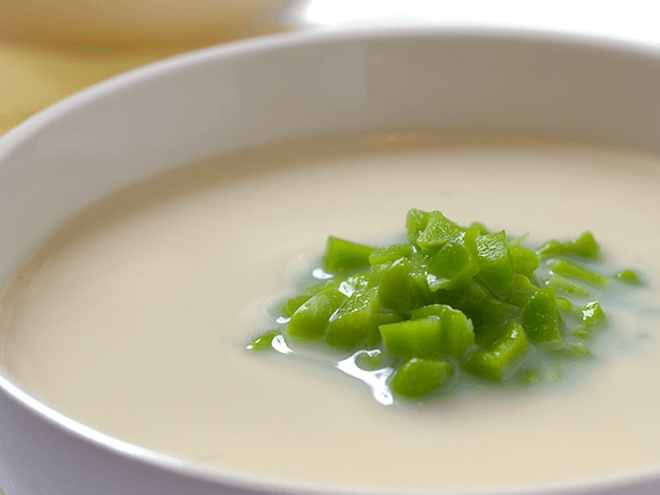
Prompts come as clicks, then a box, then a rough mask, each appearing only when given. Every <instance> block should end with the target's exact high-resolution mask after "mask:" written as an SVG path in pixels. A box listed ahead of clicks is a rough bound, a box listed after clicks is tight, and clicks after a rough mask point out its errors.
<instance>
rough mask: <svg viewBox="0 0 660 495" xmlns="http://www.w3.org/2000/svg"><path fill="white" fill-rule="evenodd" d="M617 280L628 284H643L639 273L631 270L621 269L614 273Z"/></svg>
mask: <svg viewBox="0 0 660 495" xmlns="http://www.w3.org/2000/svg"><path fill="white" fill-rule="evenodd" d="M614 278H616V279H617V280H618V281H620V282H623V283H626V284H629V285H644V283H643V282H642V279H641V278H639V275H637V273H635V272H634V271H632V270H623V271H620V272H618V273H616V274H615V275H614Z"/></svg>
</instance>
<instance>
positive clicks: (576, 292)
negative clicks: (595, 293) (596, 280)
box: [546, 273, 589, 297]
mask: <svg viewBox="0 0 660 495" xmlns="http://www.w3.org/2000/svg"><path fill="white" fill-rule="evenodd" d="M546 286H547V287H551V288H553V289H554V290H555V291H556V292H563V293H564V294H569V295H571V296H576V297H589V291H588V290H587V289H586V288H584V287H583V286H582V285H580V284H577V283H575V282H573V281H572V280H569V279H567V278H566V277H563V276H561V275H558V274H556V273H555V274H553V275H551V276H550V278H549V279H548V281H547V283H546Z"/></svg>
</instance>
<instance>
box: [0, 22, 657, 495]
mask: <svg viewBox="0 0 660 495" xmlns="http://www.w3.org/2000/svg"><path fill="white" fill-rule="evenodd" d="M402 39H416V40H423V39H435V40H438V39H446V40H460V39H463V40H468V39H470V40H475V39H481V40H488V39H498V40H509V41H515V42H522V43H530V42H532V43H542V44H546V45H554V46H558V47H559V46H564V47H582V48H592V49H595V50H600V51H604V52H609V53H614V52H618V53H619V54H621V55H625V56H628V57H648V58H652V59H653V60H654V62H655V63H657V64H658V65H660V45H655V44H652V43H647V42H640V41H630V40H625V39H614V38H607V37H605V36H595V35H583V34H578V33H566V32H552V31H540V30H530V29H522V28H511V27H506V28H494V27H483V26H456V27H454V26H452V27H447V26H433V25H422V26H410V25H404V26H392V25H383V26H370V27H365V26H347V27H341V26H340V27H337V26H335V27H330V28H329V27H318V28H307V29H304V30H300V31H292V32H284V33H276V34H269V35H265V36H261V37H256V38H251V39H247V40H238V41H233V42H229V43H224V44H220V45H214V46H210V47H206V48H201V49H197V50H193V51H191V52H186V53H183V54H179V55H175V56H172V57H168V58H166V59H162V60H158V61H155V62H151V63H149V64H146V65H143V66H140V67H137V68H135V69H131V70H129V71H126V72H124V73H121V74H119V75H116V76H113V77H111V78H108V79H106V80H104V81H101V82H98V83H96V84H93V85H91V86H89V87H87V88H84V89H82V90H80V91H77V92H75V93H73V94H72V95H70V96H67V97H66V98H63V99H62V100H60V101H58V102H56V103H54V104H52V105H50V106H48V107H46V108H45V109H43V110H41V111H39V112H37V113H36V114H34V115H32V116H31V117H29V118H27V119H26V120H25V121H23V122H22V123H20V124H19V125H18V126H16V127H14V128H12V129H10V130H9V131H8V132H6V133H5V134H4V135H3V136H1V137H0V164H1V163H2V162H4V161H5V160H6V159H8V158H10V157H11V155H12V153H13V152H14V151H15V150H17V149H19V148H20V147H21V146H22V145H24V144H25V143H27V142H29V141H30V139H32V138H33V137H34V136H35V135H37V134H38V133H39V132H40V131H41V130H42V129H45V128H48V127H49V126H52V125H56V124H57V122H58V121H59V120H60V119H62V118H63V117H65V116H66V115H68V114H70V113H73V112H76V111H78V110H79V109H81V108H84V107H85V105H87V104H88V103H89V102H92V101H94V100H97V99H101V98H104V97H107V96H109V95H112V94H116V93H120V92H122V91H125V90H126V89H128V88H130V87H132V86H134V85H140V84H146V83H148V82H149V81H150V80H154V79H158V78H160V77H163V76H166V75H167V74H170V73H175V72H185V71H187V70H190V69H191V68H193V67H195V66H198V65H204V64H209V63H223V61H224V60H230V59H234V58H241V57H244V56H246V55H250V54H252V53H262V52H280V51H285V50H289V49H292V48H295V47H299V46H306V47H312V48H313V47H315V46H324V45H331V44H336V43H349V44H350V43H356V42H362V41H370V40H376V41H383V40H402ZM0 394H1V395H5V396H6V397H7V398H9V399H10V400H12V401H13V402H15V403H17V404H19V406H20V407H21V408H23V409H25V411H26V412H29V413H30V414H32V415H35V416H37V417H38V418H40V419H41V420H43V421H45V422H47V423H48V424H49V425H50V426H52V427H54V428H57V429H59V430H61V431H63V432H65V433H66V434H68V435H71V436H74V437H77V438H78V439H81V440H82V441H84V442H87V443H89V444H92V445H93V446H95V447H96V448H99V449H103V450H106V451H109V452H111V453H113V454H116V455H119V456H122V457H124V458H128V459H130V460H132V461H135V462H137V463H140V464H146V465H149V466H151V467H155V468H158V469H160V470H165V471H171V472H175V473H176V474H179V475H182V476H186V477H191V478H197V479H201V480H204V481H208V482H211V483H213V484H214V486H215V485H216V484H217V486H233V487H238V488H242V489H247V490H256V491H257V492H258V493H282V494H285V493H286V494H290V495H294V494H300V495H302V494H313V495H337V494H342V495H366V494H380V495H388V494H392V495H393V494H400V493H402V488H401V487H391V488H390V487H387V488H383V487H364V488H363V487H354V486H344V485H330V484H323V485H321V484H318V483H314V482H303V481H295V480H288V479H280V478H276V477H272V476H265V475H261V474H258V473H245V472H239V471H233V470H230V469H227V468H216V467H213V468H212V467H207V466H204V465H201V464H197V463H195V462H192V461H187V460H184V459H181V458H178V457H176V456H173V455H168V454H162V453H159V452H155V451H152V450H150V449H148V448H145V447H140V446H137V445H134V444H132V443H130V442H128V441H124V440H121V439H118V438H116V437H113V436H111V435H108V434H105V433H103V432H101V431H99V430H96V429H95V428H92V427H90V426H87V425H85V424H83V423H81V422H79V421H77V420H75V419H73V418H71V417H69V416H67V415H66V414H63V413H61V412H59V411H58V410H57V409H55V408H54V407H51V406H49V405H47V404H46V403H44V402H42V401H41V400H40V399H38V398H37V397H36V395H33V394H32V393H31V392H30V391H29V390H28V389H26V388H25V387H24V386H22V385H21V384H20V383H18V381H17V380H15V379H14V378H13V377H12V376H11V374H10V373H9V371H8V370H7V369H6V367H5V366H4V365H2V366H0ZM659 480H660V462H658V464H657V465H650V466H646V467H640V468H636V469H632V470H627V471H621V472H617V473H612V474H608V475H606V476H602V475H598V476H596V475H594V476H585V477H579V478H569V479H565V480H561V481H557V482H539V483H527V484H516V485H512V486H500V487H494V488H487V490H488V491H487V492H486V493H487V494H488V495H505V494H506V495H517V494H533V495H556V494H560V493H569V492H570V493H572V494H575V495H578V494H585V495H586V494H588V493H592V492H598V491H599V490H603V489H609V490H616V489H617V488H619V487H620V488H625V487H630V486H637V485H640V484H645V483H649V482H658V481H659ZM404 491H405V492H406V493H411V494H412V493H414V494H418V495H422V494H429V495H430V494H435V495H484V493H485V492H484V491H483V488H479V487H474V488H472V487H466V488H450V489H442V488H440V491H438V489H435V490H434V489H417V490H415V489H411V488H405V490H404Z"/></svg>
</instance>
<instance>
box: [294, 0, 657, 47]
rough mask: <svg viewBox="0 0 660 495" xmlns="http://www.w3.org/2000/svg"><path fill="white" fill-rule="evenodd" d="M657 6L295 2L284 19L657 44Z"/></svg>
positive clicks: (635, 2)
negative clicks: (552, 34) (416, 25)
mask: <svg viewBox="0 0 660 495" xmlns="http://www.w3.org/2000/svg"><path fill="white" fill-rule="evenodd" d="M659 7H660V2H658V1H657V0H628V1H626V2H608V1H594V0H554V1H534V0H500V1H493V0H459V1H456V0H452V1H449V0H295V1H294V2H292V4H291V5H290V7H289V9H288V10H286V11H285V13H284V15H285V18H287V19H290V20H292V21H293V22H294V23H295V24H297V25H300V26H325V27H336V26H346V25H362V26H364V25H365V24H366V25H369V24H411V23H421V24H433V25H446V26H476V27H488V28H498V27H506V28H517V29H537V30H543V31H551V32H560V33H572V34H581V35H593V36H598V37H610V38H615V39H619V40H625V41H633V42H643V43H654V44H660V28H659V27H658V20H659V19H660V8H659Z"/></svg>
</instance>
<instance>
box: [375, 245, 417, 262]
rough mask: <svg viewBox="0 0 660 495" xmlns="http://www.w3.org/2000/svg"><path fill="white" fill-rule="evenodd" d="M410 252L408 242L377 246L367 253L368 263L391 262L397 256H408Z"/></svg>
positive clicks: (397, 257) (411, 251)
mask: <svg viewBox="0 0 660 495" xmlns="http://www.w3.org/2000/svg"><path fill="white" fill-rule="evenodd" d="M412 253H413V249H412V246H411V245H410V244H392V245H391V246H385V247H377V248H376V249H374V251H373V253H371V254H370V255H369V263H370V264H371V265H381V264H383V263H391V262H393V261H396V260H398V259H399V258H410V257H411V256H412Z"/></svg>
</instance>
